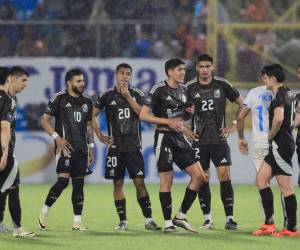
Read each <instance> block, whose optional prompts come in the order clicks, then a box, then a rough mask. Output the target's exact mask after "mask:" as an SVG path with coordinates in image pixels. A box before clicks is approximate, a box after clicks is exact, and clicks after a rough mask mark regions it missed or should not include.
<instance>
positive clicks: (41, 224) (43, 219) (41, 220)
mask: <svg viewBox="0 0 300 250" xmlns="http://www.w3.org/2000/svg"><path fill="white" fill-rule="evenodd" d="M47 217H48V214H44V213H42V212H41V213H40V215H39V218H38V220H39V228H40V230H43V231H44V230H46V226H47Z"/></svg>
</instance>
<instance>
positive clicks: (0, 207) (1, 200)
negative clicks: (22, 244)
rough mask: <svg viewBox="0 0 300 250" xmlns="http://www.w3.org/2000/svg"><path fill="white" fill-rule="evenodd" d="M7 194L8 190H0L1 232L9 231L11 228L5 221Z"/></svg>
mask: <svg viewBox="0 0 300 250" xmlns="http://www.w3.org/2000/svg"><path fill="white" fill-rule="evenodd" d="M7 195H8V190H6V191H5V192H3V193H2V192H0V233H7V232H9V228H8V227H7V226H6V225H5V224H4V223H3V218H4V212H5V206H6V199H7Z"/></svg>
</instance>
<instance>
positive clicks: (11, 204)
mask: <svg viewBox="0 0 300 250" xmlns="http://www.w3.org/2000/svg"><path fill="white" fill-rule="evenodd" d="M8 208H9V212H10V215H11V219H12V222H13V227H14V230H13V236H14V237H20V238H32V237H34V235H35V234H34V232H26V231H25V230H24V229H23V228H22V226H21V204H20V196H19V185H18V184H16V185H14V186H12V187H11V188H10V189H9V190H8Z"/></svg>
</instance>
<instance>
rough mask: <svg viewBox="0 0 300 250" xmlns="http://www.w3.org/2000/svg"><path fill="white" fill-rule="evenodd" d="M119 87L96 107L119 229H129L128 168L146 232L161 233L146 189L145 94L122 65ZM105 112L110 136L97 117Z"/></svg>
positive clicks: (102, 97)
mask: <svg viewBox="0 0 300 250" xmlns="http://www.w3.org/2000/svg"><path fill="white" fill-rule="evenodd" d="M115 80H116V86H115V87H114V88H112V89H110V90H108V91H106V92H104V93H103V94H101V95H99V96H98V97H97V100H96V102H95V104H94V106H95V109H94V119H93V121H94V128H95V132H96V135H97V137H98V138H99V140H100V141H101V142H103V143H105V144H106V145H107V147H108V151H107V156H106V173H105V178H106V179H112V180H113V185H114V201H115V206H116V210H117V213H118V215H119V219H120V222H119V224H118V225H117V227H116V228H115V229H116V230H127V229H128V223H127V216H126V198H125V194H124V191H123V186H124V177H125V172H126V169H127V171H128V173H129V177H130V178H131V179H132V180H133V183H134V185H135V188H136V194H137V201H138V203H139V205H140V207H141V210H142V213H143V215H144V217H145V229H147V230H160V229H161V228H160V227H158V226H157V225H156V223H155V222H154V220H153V219H152V209H151V202H150V198H149V194H148V191H147V188H146V186H145V182H144V178H145V169H144V159H143V156H142V153H141V151H140V150H141V147H142V146H141V132H140V121H139V113H140V111H141V106H142V105H143V104H144V99H145V97H144V93H143V91H142V90H140V89H138V88H134V87H132V86H130V82H131V80H132V68H131V66H130V65H129V64H126V63H122V64H119V65H118V66H117V67H116V71H115ZM104 109H105V114H106V122H107V129H108V134H109V135H108V136H107V135H105V134H103V133H102V132H101V130H100V127H99V124H98V122H97V116H98V115H99V114H100V113H101V112H102V111H103V110H104Z"/></svg>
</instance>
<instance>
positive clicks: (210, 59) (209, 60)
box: [197, 54, 214, 63]
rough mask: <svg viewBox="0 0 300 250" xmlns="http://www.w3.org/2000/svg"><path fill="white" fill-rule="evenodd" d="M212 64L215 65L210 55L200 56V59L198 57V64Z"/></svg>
mask: <svg viewBox="0 0 300 250" xmlns="http://www.w3.org/2000/svg"><path fill="white" fill-rule="evenodd" d="M204 61H205V62H211V63H214V60H213V58H212V57H211V56H210V55H209V54H200V55H199V56H198V57H197V63H198V62H204Z"/></svg>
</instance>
